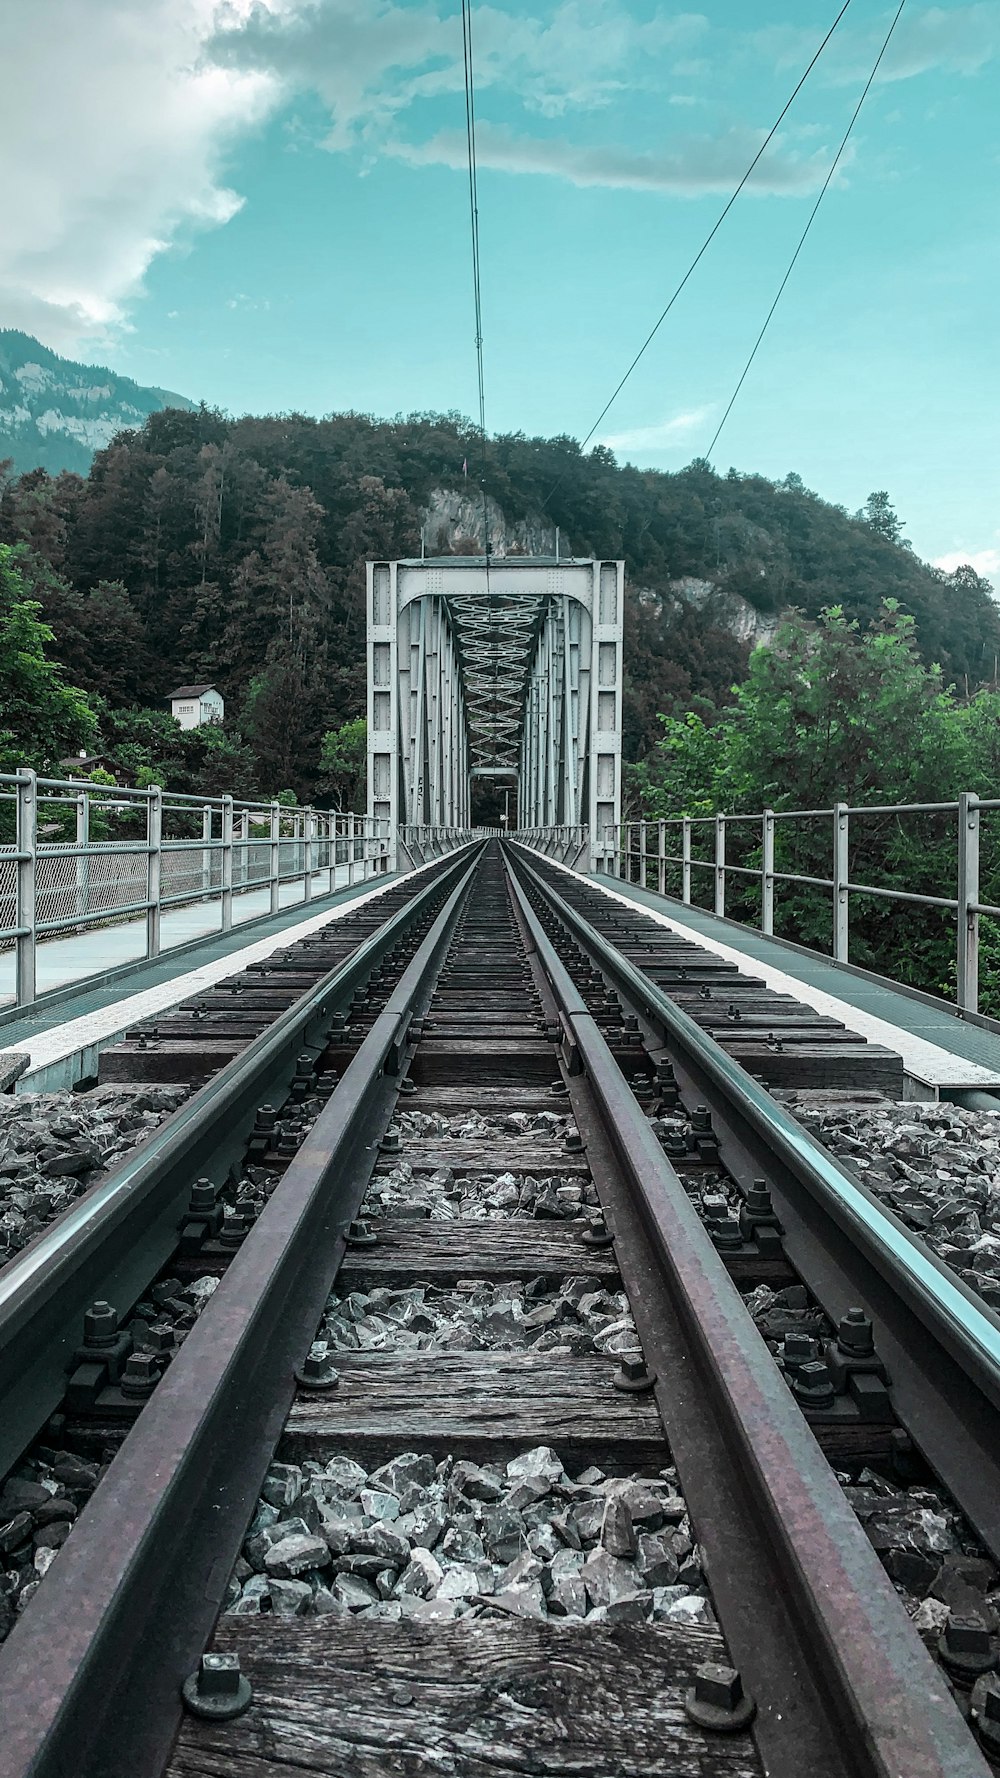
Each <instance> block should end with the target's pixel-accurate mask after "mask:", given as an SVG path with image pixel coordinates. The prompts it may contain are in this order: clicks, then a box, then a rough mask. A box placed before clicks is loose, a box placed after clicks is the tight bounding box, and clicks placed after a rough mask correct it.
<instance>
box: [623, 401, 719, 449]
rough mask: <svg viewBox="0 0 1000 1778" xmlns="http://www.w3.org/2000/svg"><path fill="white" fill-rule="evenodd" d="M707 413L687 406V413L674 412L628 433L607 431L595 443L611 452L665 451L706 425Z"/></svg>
mask: <svg viewBox="0 0 1000 1778" xmlns="http://www.w3.org/2000/svg"><path fill="white" fill-rule="evenodd" d="M711 414H712V409H711V408H710V407H696V408H691V409H689V411H688V412H687V413H681V414H674V415H673V417H672V418H671V419H669V420H660V421H659V423H658V424H657V425H655V426H634V427H632V429H631V431H628V432H609V433H608V434H607V435H606V436H605V437H604V438H602V439H600V440H599V441H598V442H599V443H600V444H603V445H607V447H608V449H609V450H612V451H640V452H657V451H668V450H671V449H673V448H674V447H675V446H676V445H678V444H680V443H681V442H682V441H683V440H684V439H686V438H687V437H688V435H689V434H690V433H692V432H697V431H698V429H699V427H702V426H706V425H707V424H708V421H709V419H710V417H711Z"/></svg>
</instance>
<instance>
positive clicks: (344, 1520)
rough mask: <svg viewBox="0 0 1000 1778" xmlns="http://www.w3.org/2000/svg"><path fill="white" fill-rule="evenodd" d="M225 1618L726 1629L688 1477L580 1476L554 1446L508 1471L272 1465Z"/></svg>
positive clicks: (428, 1464)
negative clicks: (692, 1520) (502, 1620)
mask: <svg viewBox="0 0 1000 1778" xmlns="http://www.w3.org/2000/svg"><path fill="white" fill-rule="evenodd" d="M226 1609H227V1610H228V1611H230V1612H236V1613H238V1614H240V1615H252V1616H256V1615H258V1614H260V1613H262V1612H273V1613H277V1614H278V1615H282V1616H285V1615H289V1616H302V1615H307V1616H312V1615H322V1614H324V1613H330V1612H335V1613H340V1614H347V1613H351V1614H354V1615H357V1616H364V1617H374V1618H389V1619H399V1618H403V1617H412V1618H424V1619H430V1620H434V1619H447V1618H456V1617H481V1616H493V1617H500V1616H505V1617H511V1616H512V1617H528V1618H548V1617H552V1618H563V1619H566V1618H576V1619H578V1620H581V1621H586V1622H588V1623H595V1622H604V1621H608V1622H611V1623H645V1622H653V1623H657V1622H659V1623H674V1624H676V1623H688V1624H691V1623H694V1624H714V1623H715V1616H714V1613H713V1611H712V1607H711V1604H710V1603H709V1599H708V1594H707V1587H706V1585H705V1578H704V1574H703V1570H702V1565H701V1557H700V1551H699V1550H698V1548H697V1546H696V1545H695V1543H694V1541H693V1539H692V1535H691V1528H690V1524H689V1522H688V1518H687V1511H686V1508H685V1504H684V1501H683V1499H682V1498H681V1496H680V1495H679V1494H678V1492H677V1478H676V1473H675V1471H674V1470H672V1469H665V1470H662V1471H661V1472H660V1473H659V1474H658V1475H656V1476H654V1477H643V1476H627V1477H617V1476H616V1477H610V1476H607V1475H605V1474H604V1473H603V1472H602V1471H601V1470H599V1469H595V1468H588V1469H585V1470H583V1471H582V1472H581V1473H580V1474H579V1475H578V1476H576V1477H575V1478H571V1477H570V1476H569V1475H568V1474H567V1473H566V1471H565V1469H564V1468H563V1465H562V1463H561V1461H560V1459H559V1456H558V1454H557V1453H556V1452H555V1451H554V1450H552V1449H551V1448H550V1447H548V1446H545V1445H540V1446H537V1447H535V1448H534V1449H533V1450H527V1451H523V1452H520V1453H519V1454H518V1455H517V1456H516V1457H513V1458H511V1460H510V1461H509V1462H508V1463H506V1464H500V1463H485V1464H482V1465H479V1464H475V1463H469V1462H465V1461H462V1460H456V1459H455V1458H454V1457H446V1458H445V1459H444V1460H443V1461H442V1462H440V1463H435V1461H434V1459H433V1457H431V1456H428V1455H426V1454H421V1453H417V1452H412V1451H409V1452H401V1453H400V1454H399V1456H397V1457H394V1458H392V1459H390V1461H389V1462H387V1463H382V1464H379V1466H378V1467H377V1468H376V1469H373V1470H371V1471H366V1470H365V1469H364V1468H363V1467H362V1466H361V1465H360V1464H358V1463H355V1462H353V1461H352V1460H351V1459H350V1458H348V1457H343V1456H338V1457H334V1458H332V1459H331V1460H330V1461H329V1462H328V1463H327V1464H326V1465H323V1464H320V1463H311V1462H306V1463H303V1464H301V1465H300V1464H294V1463H275V1464H273V1465H272V1467H271V1469H270V1471H269V1472H268V1475H267V1478H266V1480H265V1482H264V1486H263V1489H262V1491H261V1496H260V1499H259V1501H258V1504H257V1511H256V1513H255V1515H254V1518H253V1521H252V1523H251V1525H250V1528H249V1531H248V1533H247V1537H246V1540H245V1542H244V1545H243V1553H242V1556H241V1558H240V1560H239V1561H238V1563H237V1565H236V1569H235V1571H234V1574H233V1578H232V1580H231V1581H230V1585H229V1592H228V1596H227V1602H226Z"/></svg>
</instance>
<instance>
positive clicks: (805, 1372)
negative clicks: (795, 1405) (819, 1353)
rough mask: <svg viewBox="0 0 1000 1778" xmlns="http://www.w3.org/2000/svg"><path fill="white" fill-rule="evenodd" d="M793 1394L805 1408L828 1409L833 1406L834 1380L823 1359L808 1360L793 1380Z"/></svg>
mask: <svg viewBox="0 0 1000 1778" xmlns="http://www.w3.org/2000/svg"><path fill="white" fill-rule="evenodd" d="M792 1394H793V1395H794V1396H795V1398H796V1400H797V1401H798V1402H800V1403H801V1405H802V1407H804V1408H828V1407H832V1405H833V1397H834V1388H833V1380H832V1378H831V1376H830V1372H829V1370H828V1369H827V1366H826V1363H825V1362H824V1360H823V1359H822V1358H810V1359H806V1361H805V1363H803V1364H800V1365H799V1367H798V1369H797V1370H796V1372H795V1375H794V1376H793V1378H792Z"/></svg>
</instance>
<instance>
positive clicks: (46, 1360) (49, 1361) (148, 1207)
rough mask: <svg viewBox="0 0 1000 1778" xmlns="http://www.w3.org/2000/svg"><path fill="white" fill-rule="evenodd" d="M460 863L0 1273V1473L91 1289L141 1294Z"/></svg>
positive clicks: (23, 1439)
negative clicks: (301, 1064) (260, 1114)
mask: <svg viewBox="0 0 1000 1778" xmlns="http://www.w3.org/2000/svg"><path fill="white" fill-rule="evenodd" d="M467 864H468V851H466V852H464V853H460V854H457V855H456V857H455V860H454V861H453V862H452V861H449V863H448V864H446V865H445V866H444V867H443V868H442V869H441V870H439V871H438V872H437V873H435V874H434V875H433V876H432V877H431V878H430V880H429V881H427V882H425V883H423V884H421V885H420V886H419V887H418V888H417V890H416V892H415V894H414V895H413V896H412V898H411V899H410V900H408V901H407V902H406V903H405V904H404V905H403V907H401V908H400V909H398V910H397V912H396V913H394V914H392V915H391V916H390V917H389V918H388V919H387V920H386V921H385V922H384V923H383V925H381V926H380V927H378V928H377V930H376V931H375V932H373V933H372V934H370V935H369V937H368V938H366V939H364V940H363V941H362V943H361V944H360V945H358V947H357V949H356V950H355V951H354V952H353V953H352V955H351V956H350V957H348V958H347V959H346V960H345V962H343V963H342V964H340V965H339V966H338V967H337V968H336V969H334V970H332V971H331V972H330V973H329V974H327V975H325V976H323V977H322V978H321V979H320V981H318V982H317V983H316V984H315V986H313V987H312V988H310V989H308V990H307V992H306V993H305V994H304V995H303V996H302V997H301V998H300V999H299V1000H297V1001H296V1002H295V1004H294V1005H293V1006H290V1007H288V1008H287V1009H286V1010H285V1011H284V1012H282V1013H281V1014H280V1015H279V1016H278V1018H277V1019H275V1021H274V1023H273V1024H271V1025H270V1026H268V1028H267V1029H266V1030H265V1031H263V1032H261V1034H260V1035H259V1036H258V1037H256V1038H254V1039H253V1040H252V1041H251V1042H250V1043H249V1044H248V1045H247V1047H246V1048H245V1049H244V1050H242V1051H241V1052H240V1054H239V1055H238V1056H235V1057H234V1058H233V1060H232V1061H231V1062H229V1063H227V1064H226V1066H225V1067H223V1068H221V1069H220V1070H219V1072H218V1073H217V1074H216V1075H214V1076H213V1077H212V1079H211V1080H210V1081H208V1082H207V1083H206V1084H205V1085H204V1086H203V1087H202V1088H200V1089H199V1091H198V1092H196V1093H195V1094H193V1095H192V1097H191V1098H190V1099H189V1100H188V1101H187V1102H186V1103H185V1104H184V1105H182V1106H181V1107H180V1109H179V1110H178V1111H177V1112H176V1113H175V1114H174V1115H173V1116H172V1117H171V1118H169V1119H168V1120H167V1121H166V1122H165V1123H164V1124H163V1125H162V1126H161V1127H160V1129H158V1130H157V1131H155V1132H154V1134H153V1135H152V1136H151V1137H150V1138H149V1139H148V1141H146V1142H144V1143H143V1144H142V1145H141V1146H140V1147H139V1148H137V1149H136V1150H135V1151H134V1153H132V1154H131V1155H129V1156H127V1157H126V1158H125V1159H124V1160H123V1161H122V1162H121V1163H120V1165H119V1166H117V1167H116V1168H115V1169H114V1170H113V1172H111V1173H109V1175H108V1177H107V1179H105V1180H103V1181H102V1182H101V1183H100V1184H99V1185H96V1186H94V1187H93V1188H92V1189H91V1190H90V1191H88V1192H86V1193H85V1194H84V1196H83V1197H82V1198H80V1199H78V1200H77V1202H76V1203H75V1204H74V1205H72V1207H71V1208H70V1209H69V1210H67V1211H65V1212H64V1214H63V1215H62V1216H60V1217H59V1218H58V1219H57V1221H55V1222H54V1223H52V1224H51V1225H50V1226H49V1227H48V1228H47V1229H46V1230H44V1232H43V1233H42V1234H40V1235H39V1236H38V1237H37V1238H36V1239H35V1240H34V1241H32V1242H31V1243H30V1245H29V1246H28V1247H26V1248H25V1249H24V1251H23V1252H22V1253H20V1254H18V1256H17V1257H16V1258H15V1259H13V1260H12V1261H11V1262H10V1264H9V1265H7V1266H6V1267H5V1268H4V1269H3V1270H2V1271H0V1474H4V1473H6V1471H7V1470H8V1469H9V1468H10V1466H11V1464H12V1463H14V1462H16V1460H17V1459H18V1457H20V1455H21V1453H22V1452H23V1451H24V1449H25V1448H26V1446H27V1445H28V1444H29V1443H30V1442H31V1439H32V1438H33V1437H34V1436H35V1435H36V1433H37V1432H38V1431H39V1429H40V1428H41V1427H42V1426H43V1425H44V1424H45V1421H46V1420H47V1419H48V1417H49V1415H50V1414H51V1413H52V1412H53V1411H54V1409H55V1408H56V1407H57V1406H58V1405H59V1402H60V1400H61V1398H62V1395H63V1392H64V1389H65V1384H66V1375H67V1366H68V1364H69V1362H70V1360H71V1358H72V1355H73V1352H74V1351H75V1349H76V1348H77V1347H78V1346H79V1344H80V1339H81V1333H82V1324H83V1315H84V1312H85V1311H86V1309H88V1308H89V1307H90V1305H91V1303H93V1302H94V1301H95V1299H96V1298H99V1297H104V1298H106V1299H107V1300H108V1301H109V1302H111V1303H113V1304H114V1305H115V1306H116V1307H117V1308H119V1309H120V1310H122V1309H127V1308H130V1307H131V1305H132V1304H133V1303H134V1302H136V1301H138V1299H139V1297H140V1296H141V1295H142V1292H143V1291H144V1290H145V1289H146V1287H147V1285H148V1284H149V1282H150V1279H152V1278H154V1277H155V1276H156V1273H157V1271H158V1270H159V1269H160V1267H161V1266H163V1265H165V1264H166V1262H167V1260H168V1259H169V1258H170V1255H171V1253H172V1252H173V1251H174V1249H175V1248H176V1245H177V1230H178V1227H179V1224H180V1221H181V1219H182V1217H183V1215H184V1212H185V1210H186V1208H187V1203H188V1198H189V1195H190V1189H191V1184H192V1182H193V1180H194V1179H196V1178H198V1177H200V1176H203V1175H207V1176H209V1177H212V1176H213V1175H214V1176H215V1178H216V1179H217V1180H219V1181H221V1180H222V1179H224V1178H225V1176H226V1174H227V1173H228V1171H229V1167H230V1165H231V1162H232V1160H233V1159H234V1158H236V1157H237V1156H239V1155H241V1154H242V1150H243V1146H244V1144H245V1140H246V1137H247V1135H248V1134H249V1130H250V1128H251V1126H252V1124H253V1120H254V1118H255V1116H256V1113H257V1110H258V1108H259V1106H260V1104H261V1101H262V1100H263V1099H266V1098H267V1097H268V1096H269V1095H271V1096H274V1095H277V1094H278V1093H280V1092H281V1091H283V1090H284V1088H285V1087H286V1086H287V1084H288V1082H289V1081H290V1080H291V1078H292V1075H293V1073H294V1070H295V1064H296V1059H297V1057H298V1056H299V1054H300V1053H301V1052H302V1051H303V1050H309V1049H310V1048H313V1049H318V1048H319V1047H321V1046H322V1042H323V1039H324V1038H325V1024H326V1022H327V1021H328V1019H329V1017H330V1015H331V1013H332V1012H333V1011H334V1010H335V1008H336V1006H337V1004H338V1003H339V1002H341V1001H343V1000H344V999H345V998H348V997H349V996H350V995H351V994H352V993H353V991H354V989H355V987H356V985H357V984H358V983H359V981H361V980H362V979H364V978H365V977H366V976H367V975H368V973H369V972H370V971H371V969H372V968H373V967H374V966H375V965H376V964H377V963H378V962H379V961H380V959H381V958H382V957H384V956H385V955H386V953H387V952H388V951H390V950H391V949H392V947H393V946H394V945H395V944H397V943H398V942H399V939H400V938H401V937H402V936H403V934H404V933H405V932H406V931H407V930H408V929H409V927H410V926H411V925H412V924H413V922H414V921H415V920H417V919H418V918H419V917H420V915H421V914H422V913H423V912H424V911H425V910H426V908H427V906H428V904H429V902H430V901H431V900H432V898H433V897H435V896H438V895H440V894H441V893H442V892H443V890H445V889H446V888H447V885H448V883H449V882H450V881H452V880H453V879H454V877H455V876H456V875H457V874H459V873H460V872H462V870H463V869H464V868H465V867H466V866H467ZM220 1105H224V1106H225V1115H224V1117H222V1118H220V1115H219V1107H220Z"/></svg>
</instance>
